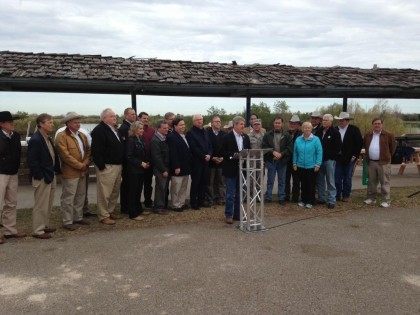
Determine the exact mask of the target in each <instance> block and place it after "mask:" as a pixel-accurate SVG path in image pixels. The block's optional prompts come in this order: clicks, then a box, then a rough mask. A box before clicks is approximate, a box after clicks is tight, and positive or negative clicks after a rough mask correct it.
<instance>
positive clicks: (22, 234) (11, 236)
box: [4, 232, 26, 238]
mask: <svg viewBox="0 0 420 315" xmlns="http://www.w3.org/2000/svg"><path fill="white" fill-rule="evenodd" d="M25 236H26V233H20V232H18V233H16V234H9V235H4V237H5V238H22V237H25Z"/></svg>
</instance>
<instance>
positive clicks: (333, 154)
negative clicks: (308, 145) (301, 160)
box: [316, 127, 341, 161]
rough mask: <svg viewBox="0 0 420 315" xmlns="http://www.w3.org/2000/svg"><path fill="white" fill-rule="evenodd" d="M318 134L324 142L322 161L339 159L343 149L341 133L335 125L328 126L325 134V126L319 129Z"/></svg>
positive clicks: (322, 142)
mask: <svg viewBox="0 0 420 315" xmlns="http://www.w3.org/2000/svg"><path fill="white" fill-rule="evenodd" d="M316 136H317V137H318V138H319V140H321V144H322V161H327V160H337V158H338V153H339V152H340V150H341V135H340V133H339V132H338V130H337V129H335V128H334V127H330V128H328V130H327V132H326V133H325V135H324V127H322V128H321V129H318V131H317V132H316Z"/></svg>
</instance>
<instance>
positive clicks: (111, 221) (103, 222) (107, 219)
mask: <svg viewBox="0 0 420 315" xmlns="http://www.w3.org/2000/svg"><path fill="white" fill-rule="evenodd" d="M101 223H102V224H106V225H114V224H115V221H114V220H112V219H110V218H105V219H102V220H101Z"/></svg>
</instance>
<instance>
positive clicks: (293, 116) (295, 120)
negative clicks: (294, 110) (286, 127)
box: [289, 114, 300, 123]
mask: <svg viewBox="0 0 420 315" xmlns="http://www.w3.org/2000/svg"><path fill="white" fill-rule="evenodd" d="M289 122H292V123H294V122H300V118H299V116H298V115H296V114H295V115H292V117H291V118H290V120H289Z"/></svg>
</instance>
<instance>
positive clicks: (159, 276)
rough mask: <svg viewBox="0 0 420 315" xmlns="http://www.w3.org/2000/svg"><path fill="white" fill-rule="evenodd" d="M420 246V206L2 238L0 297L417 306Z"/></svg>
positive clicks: (39, 307) (355, 309) (213, 308)
mask: <svg viewBox="0 0 420 315" xmlns="http://www.w3.org/2000/svg"><path fill="white" fill-rule="evenodd" d="M271 220H272V221H271V222H270V224H269V225H271V226H273V225H275V224H278V223H281V222H283V223H284V221H280V219H279V218H272V219H271ZM419 244H420V208H417V209H398V208H389V209H377V208H372V209H369V210H365V211H352V212H349V213H346V214H344V215H338V214H337V215H330V216H328V217H318V218H315V219H310V220H305V221H300V222H296V223H293V224H288V225H283V226H282V227H279V228H274V229H271V230H269V231H267V232H262V233H254V234H246V233H243V232H240V231H239V230H237V229H235V228H232V227H231V226H227V225H225V224H224V223H218V222H213V223H201V224H184V225H177V226H166V227H159V228H149V229H136V230H129V231H112V230H110V231H106V232H96V233H90V234H88V235H80V236H70V237H66V238H53V239H51V240H48V241H42V240H36V239H31V240H27V241H25V242H16V241H9V242H8V243H7V244H5V245H2V246H1V247H0V266H1V268H0V300H1V305H2V309H3V311H6V312H7V313H11V314H16V313H19V314H20V313H43V314H57V313H61V314H69V313H71V314H74V313H77V312H81V313H100V314H104V313H128V314H134V313H136V314H138V313H140V314H142V313H148V314H149V313H151V314H188V313H190V314H198V313H199V314H251V313H253V314H255V313H264V314H267V313H269V314H279V313H291V314H304V313H316V314H325V313H385V314H388V313H393V314H395V313H405V314H418V313H419V311H420V247H419V246H418V245H419Z"/></svg>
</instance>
